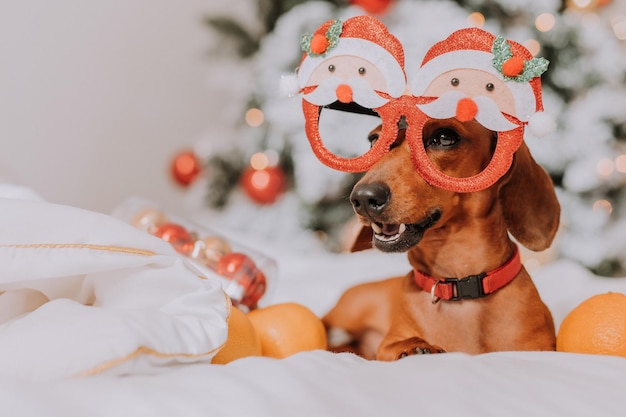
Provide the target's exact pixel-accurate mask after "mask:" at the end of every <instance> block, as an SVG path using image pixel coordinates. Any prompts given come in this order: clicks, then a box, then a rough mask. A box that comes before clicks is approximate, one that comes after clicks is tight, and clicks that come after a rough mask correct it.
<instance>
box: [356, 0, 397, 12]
mask: <svg viewBox="0 0 626 417" xmlns="http://www.w3.org/2000/svg"><path fill="white" fill-rule="evenodd" d="M392 3H393V0H350V4H352V5H355V6H359V7H360V8H362V9H363V10H365V11H366V12H367V13H369V14H377V15H381V14H384V13H385V12H386V11H387V10H389V8H390V7H391V4H392Z"/></svg>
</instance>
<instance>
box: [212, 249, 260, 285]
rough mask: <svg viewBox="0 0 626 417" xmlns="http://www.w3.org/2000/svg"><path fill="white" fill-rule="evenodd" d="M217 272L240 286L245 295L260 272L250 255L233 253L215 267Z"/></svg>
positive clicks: (224, 257)
mask: <svg viewBox="0 0 626 417" xmlns="http://www.w3.org/2000/svg"><path fill="white" fill-rule="evenodd" d="M215 272H217V273H218V274H220V275H222V276H223V277H225V278H227V279H229V280H231V281H235V282H236V283H237V284H239V285H240V286H241V287H242V288H243V290H244V293H245V292H246V291H248V289H249V288H250V286H251V285H252V283H253V282H254V280H255V278H256V276H257V274H258V272H259V270H258V268H257V266H256V264H255V263H254V261H253V260H252V258H250V257H249V256H248V255H245V254H243V253H240V252H231V253H228V254H226V255H224V256H222V257H221V258H220V260H219V261H218V262H217V265H216V266H215Z"/></svg>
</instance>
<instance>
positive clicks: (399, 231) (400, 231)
mask: <svg viewBox="0 0 626 417" xmlns="http://www.w3.org/2000/svg"><path fill="white" fill-rule="evenodd" d="M405 230H406V224H404V223H402V224H401V225H400V228H399V229H398V234H402V233H404V231H405Z"/></svg>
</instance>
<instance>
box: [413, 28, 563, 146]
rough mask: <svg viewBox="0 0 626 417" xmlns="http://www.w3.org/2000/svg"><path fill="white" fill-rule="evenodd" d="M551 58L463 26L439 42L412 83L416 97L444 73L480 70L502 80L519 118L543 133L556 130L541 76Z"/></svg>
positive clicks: (530, 127) (534, 131)
mask: <svg viewBox="0 0 626 417" xmlns="http://www.w3.org/2000/svg"><path fill="white" fill-rule="evenodd" d="M547 67H548V61H547V60H546V59H544V58H534V57H533V55H532V54H531V53H530V51H528V49H526V48H525V47H524V46H522V45H521V44H519V43H517V42H514V41H510V40H506V39H504V38H503V37H501V36H498V37H496V36H494V35H493V34H491V33H489V32H486V31H484V30H482V29H479V28H466V29H461V30H458V31H456V32H454V33H453V34H451V35H450V36H449V37H448V38H446V39H445V40H443V41H441V42H438V43H436V44H435V45H434V46H433V47H432V48H431V49H429V51H428V52H427V53H426V56H425V57H424V60H423V62H422V66H421V67H420V69H419V71H418V75H417V76H416V77H415V79H413V80H412V83H411V91H412V94H413V95H415V96H422V95H424V93H425V91H426V89H427V88H428V86H429V85H430V83H431V82H432V81H433V80H435V79H436V78H437V77H438V76H440V75H441V74H443V73H445V72H447V71H451V70H457V69H463V68H468V69H478V70H481V71H486V72H489V73H491V74H493V75H494V76H496V77H498V78H499V79H500V80H502V81H503V82H504V83H505V85H506V86H507V88H508V89H509V91H510V92H511V94H512V96H513V100H514V103H513V104H514V108H515V114H511V115H510V116H513V117H515V118H516V119H518V120H519V121H520V122H522V123H524V124H528V127H529V129H530V130H531V132H532V133H533V134H534V135H536V136H542V135H544V134H546V133H549V132H550V131H551V130H553V129H554V127H555V124H554V121H553V120H552V118H551V117H550V116H548V115H546V114H545V113H544V111H543V103H542V94H541V78H540V75H541V74H542V73H543V72H544V71H545V70H546V69H547Z"/></svg>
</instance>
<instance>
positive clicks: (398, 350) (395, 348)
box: [386, 337, 446, 360]
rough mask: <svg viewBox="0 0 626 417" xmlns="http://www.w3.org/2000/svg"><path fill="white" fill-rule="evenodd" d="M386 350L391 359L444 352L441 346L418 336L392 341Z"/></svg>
mask: <svg viewBox="0 0 626 417" xmlns="http://www.w3.org/2000/svg"><path fill="white" fill-rule="evenodd" d="M386 350H387V354H388V356H391V359H392V360H398V359H402V358H406V357H407V356H413V355H429V354H431V353H445V352H446V351H445V350H444V349H443V348H441V347H439V346H436V345H431V344H430V343H428V342H426V341H425V340H423V339H420V338H419V337H412V338H410V339H406V340H403V341H400V342H396V343H393V344H392V345H390V346H389V347H388V348H387V349H386ZM389 354H390V355H389Z"/></svg>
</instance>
